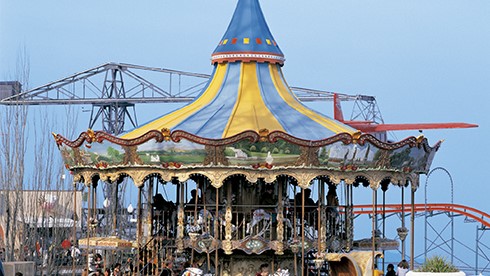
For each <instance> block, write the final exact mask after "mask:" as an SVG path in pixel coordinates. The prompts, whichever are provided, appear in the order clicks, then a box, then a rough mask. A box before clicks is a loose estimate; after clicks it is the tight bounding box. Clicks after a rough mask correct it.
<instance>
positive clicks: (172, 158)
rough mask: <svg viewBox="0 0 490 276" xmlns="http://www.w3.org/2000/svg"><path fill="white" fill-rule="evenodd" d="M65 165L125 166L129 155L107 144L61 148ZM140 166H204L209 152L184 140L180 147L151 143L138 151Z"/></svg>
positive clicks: (169, 143)
mask: <svg viewBox="0 0 490 276" xmlns="http://www.w3.org/2000/svg"><path fill="white" fill-rule="evenodd" d="M60 150H61V153H62V157H63V161H64V162H65V164H67V165H68V166H70V167H72V166H76V165H98V164H106V165H119V164H124V162H125V155H126V151H125V149H124V148H123V147H122V146H119V145H117V144H113V143H110V142H108V141H104V142H102V143H93V144H91V145H90V146H81V147H79V148H76V149H72V148H70V147H67V146H65V145H63V146H61V147H60ZM136 152H137V155H138V158H139V160H138V161H139V162H138V163H142V164H146V165H165V164H168V163H170V162H172V163H174V164H181V165H184V164H185V165H191V164H203V162H204V158H205V156H206V152H205V150H204V146H203V145H200V144H196V143H193V142H190V141H186V140H182V141H181V142H180V143H175V142H163V143H158V142H156V141H153V140H152V141H148V142H146V143H144V144H142V145H140V146H138V147H137V151H136Z"/></svg>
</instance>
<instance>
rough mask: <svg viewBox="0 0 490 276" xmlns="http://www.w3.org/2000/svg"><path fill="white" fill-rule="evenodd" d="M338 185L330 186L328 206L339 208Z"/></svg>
mask: <svg viewBox="0 0 490 276" xmlns="http://www.w3.org/2000/svg"><path fill="white" fill-rule="evenodd" d="M336 189H337V187H335V186H333V185H332V186H329V188H328V193H327V206H328V207H331V208H335V209H337V207H338V206H339V198H338V197H337V191H336Z"/></svg>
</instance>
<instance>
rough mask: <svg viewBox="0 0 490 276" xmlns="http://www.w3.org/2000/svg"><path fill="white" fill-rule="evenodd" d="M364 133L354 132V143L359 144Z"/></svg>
mask: <svg viewBox="0 0 490 276" xmlns="http://www.w3.org/2000/svg"><path fill="white" fill-rule="evenodd" d="M361 135H362V133H361V132H360V131H357V132H354V133H352V135H351V136H352V143H354V144H357V143H358V142H359V139H360V138H361Z"/></svg>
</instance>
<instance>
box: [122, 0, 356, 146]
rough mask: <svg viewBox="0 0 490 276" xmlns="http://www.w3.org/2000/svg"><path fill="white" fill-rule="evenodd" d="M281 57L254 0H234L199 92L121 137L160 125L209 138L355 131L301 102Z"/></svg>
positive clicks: (311, 137)
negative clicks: (211, 68)
mask: <svg viewBox="0 0 490 276" xmlns="http://www.w3.org/2000/svg"><path fill="white" fill-rule="evenodd" d="M225 42H226V43H225ZM232 42H234V43H232ZM259 42H260V43H259ZM262 42H264V43H262ZM269 42H270V43H269ZM283 61H284V56H283V54H282V52H281V50H280V49H279V47H278V46H277V43H276V42H275V40H274V38H273V37H272V35H271V33H270V31H269V28H268V27H267V24H266V23H265V19H264V17H263V14H262V11H261V9H260V5H259V3H258V0H239V2H238V5H237V8H236V10H235V13H234V15H233V18H232V20H231V23H230V26H229V27H228V30H227V31H226V33H225V35H224V37H223V39H222V40H221V41H220V43H219V45H218V47H217V48H216V50H215V52H214V53H213V63H214V72H213V74H212V77H211V78H210V80H209V82H208V84H207V86H206V87H205V88H204V89H203V91H202V93H201V94H200V95H199V96H198V97H197V98H196V99H195V100H194V101H193V102H192V103H190V104H188V105H186V106H184V107H182V108H180V109H179V110H176V111H174V112H171V113H169V114H166V115H164V116H162V117H160V118H157V119H155V120H153V121H151V122H149V123H147V124H145V125H143V126H141V127H139V128H137V129H134V130H132V131H130V132H128V133H126V134H124V135H123V136H122V137H123V138H135V137H139V136H141V135H143V134H145V133H146V132H148V131H150V130H161V129H163V128H168V129H170V130H183V131H186V132H189V133H191V134H194V135H197V136H200V137H203V138H209V139H219V138H227V137H231V136H233V135H235V134H239V133H241V132H244V131H247V130H253V131H255V132H259V130H261V129H267V130H268V131H270V132H272V131H276V130H279V131H283V132H285V133H288V134H290V135H292V136H295V137H297V138H301V139H306V140H319V139H324V138H328V137H330V136H332V135H335V134H338V133H342V132H347V133H354V132H356V130H355V129H353V128H351V127H350V126H347V125H345V124H343V123H340V122H338V121H336V120H334V119H331V118H329V117H327V116H325V115H322V114H320V113H317V112H315V111H313V110H311V109H310V108H308V107H306V106H305V105H303V104H302V103H301V102H300V101H299V100H298V99H297V98H296V96H295V95H294V94H293V92H292V91H291V89H290V88H289V86H288V85H287V83H286V81H285V79H284V76H283V74H282V71H281V65H282V64H283Z"/></svg>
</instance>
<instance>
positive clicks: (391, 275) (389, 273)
mask: <svg viewBox="0 0 490 276" xmlns="http://www.w3.org/2000/svg"><path fill="white" fill-rule="evenodd" d="M386 276H396V273H395V266H394V265H393V264H388V266H387V267H386Z"/></svg>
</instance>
